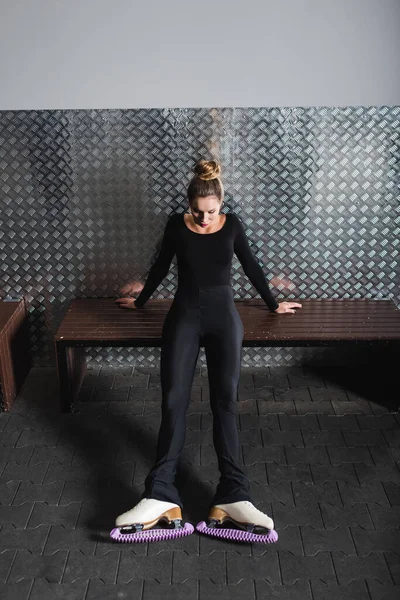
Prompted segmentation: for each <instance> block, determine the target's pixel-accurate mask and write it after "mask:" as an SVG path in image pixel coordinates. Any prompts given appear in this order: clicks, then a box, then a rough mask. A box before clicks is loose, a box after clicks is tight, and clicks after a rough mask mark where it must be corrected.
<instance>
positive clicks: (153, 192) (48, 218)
mask: <svg viewBox="0 0 400 600" xmlns="http://www.w3.org/2000/svg"><path fill="white" fill-rule="evenodd" d="M399 118H400V107H397V106H395V107H385V106H382V107H340V108H324V107H317V108H240V109H235V108H218V109H164V110H162V109H143V110H54V111H3V112H0V194H1V232H0V256H1V263H2V281H1V290H0V293H1V297H2V298H4V297H9V296H12V297H20V296H22V295H23V296H25V298H26V301H27V304H28V307H29V321H30V334H31V344H32V350H33V352H34V357H35V358H34V364H36V365H51V364H54V353H53V341H52V340H53V335H54V332H55V330H56V328H57V326H58V324H59V322H60V320H61V317H62V315H63V313H64V312H65V310H66V307H67V305H68V302H69V301H70V300H71V299H72V298H74V297H105V296H107V297H108V296H115V295H116V293H117V289H118V287H119V286H120V285H121V284H123V283H125V282H126V281H128V280H129V279H131V278H141V279H142V280H143V278H144V277H145V276H146V274H147V273H148V270H149V267H150V265H151V264H152V261H153V260H154V258H155V256H156V254H157V251H158V242H159V241H160V239H161V236H162V233H163V229H164V225H165V222H166V220H167V218H168V216H169V214H171V213H172V212H174V211H182V210H186V209H187V206H188V204H187V200H186V188H187V184H188V182H189V179H190V177H191V172H192V168H193V166H194V164H195V162H196V160H197V159H199V158H201V157H204V158H217V159H219V160H220V161H221V163H222V166H223V180H224V183H225V189H226V198H225V205H224V209H223V211H224V212H229V211H233V212H235V213H237V214H238V215H239V217H240V218H241V219H242V220H243V222H244V223H245V225H246V231H247V234H248V236H249V240H250V242H251V245H252V248H253V251H254V253H255V254H256V256H257V259H258V261H259V263H260V264H261V265H262V266H263V269H264V273H265V276H266V277H267V279H268V280H270V281H276V280H275V279H274V278H275V277H278V278H288V279H289V280H290V281H291V282H292V287H289V288H282V286H281V287H279V286H278V289H279V290H280V291H279V299H281V300H283V299H285V298H286V299H291V298H307V297H313V298H327V297H336V298H353V297H354V298H359V297H367V298H377V299H378V298H389V297H391V298H393V299H394V300H395V302H396V304H397V305H398V306H399V305H400V265H399V232H400V227H399V225H400V215H399V173H400V151H399V145H400V136H399ZM232 284H233V288H234V290H235V297H236V298H237V299H239V298H250V297H258V295H257V292H256V290H255V289H254V288H253V287H252V285H251V283H250V282H249V281H248V279H247V278H246V277H245V276H244V274H243V271H242V269H241V266H240V263H239V262H238V261H237V259H236V257H234V263H233V269H232ZM176 285H177V268H176V261H175V259H174V262H173V264H172V267H171V270H170V272H169V274H168V276H167V277H166V278H165V280H164V282H163V283H162V284H161V285H160V286H159V288H158V290H157V292H156V293H155V295H154V296H153V297H157V298H169V297H172V296H173V293H174V291H175V289H176ZM273 291H274V293H275V294H277V293H278V292H277V289H276V288H275V289H273ZM88 354H89V362H90V363H97V362H99V363H102V364H106V363H108V364H111V365H117V364H118V365H119V364H134V363H135V364H143V365H146V366H147V365H151V364H158V360H159V349H153V348H136V349H132V350H127V349H118V348H117V349H115V348H114V349H111V348H110V349H98V348H93V349H90V351H89V353H88ZM305 359H306V360H307V361H316V362H324V361H325V362H329V363H335V364H340V363H341V362H342V361H343V360H346V353H345V352H343V349H341V351H340V353H339V352H338V351H337V350H336V349H321V348H320V349H318V350H317V349H301V348H272V349H267V348H265V349H264V348H245V349H244V351H243V367H246V366H262V365H267V364H268V365H271V366H274V365H286V364H298V363H300V362H301V361H303V360H305ZM203 363H204V364H205V355H204V351H203V350H202V351H201V353H200V357H199V364H203Z"/></svg>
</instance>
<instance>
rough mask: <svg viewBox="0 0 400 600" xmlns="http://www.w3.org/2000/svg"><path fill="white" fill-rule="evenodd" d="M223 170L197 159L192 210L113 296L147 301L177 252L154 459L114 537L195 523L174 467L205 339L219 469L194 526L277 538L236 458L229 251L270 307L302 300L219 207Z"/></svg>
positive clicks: (150, 534) (140, 536) (289, 308)
mask: <svg viewBox="0 0 400 600" xmlns="http://www.w3.org/2000/svg"><path fill="white" fill-rule="evenodd" d="M220 170H221V169H220V165H219V164H218V163H217V162H216V161H205V160H200V161H199V162H198V163H197V164H196V167H195V176H194V177H193V179H192V180H191V182H190V184H189V188H188V200H189V206H190V210H189V213H188V214H182V213H180V214H174V215H172V216H171V217H170V218H169V220H168V222H167V224H166V227H165V231H164V236H163V240H162V246H161V249H160V252H159V254H158V257H157V260H156V262H155V263H154V264H153V265H152V267H151V269H150V271H149V274H148V277H147V280H146V283H145V285H144V286H142V285H141V284H140V283H138V282H131V283H129V284H127V285H125V286H124V287H123V288H122V289H121V293H122V294H124V295H127V294H133V293H135V292H138V291H140V290H141V292H140V294H139V296H138V297H137V298H136V300H134V299H132V298H128V297H123V298H119V299H118V300H116V302H117V303H118V304H119V306H121V307H122V308H133V309H136V310H142V309H143V306H144V304H145V303H146V301H147V300H148V299H149V298H150V296H151V295H152V294H153V292H154V291H155V290H156V288H157V287H158V285H159V284H160V283H161V281H162V280H163V279H164V277H165V276H166V274H167V273H168V270H169V267H170V264H171V261H172V258H173V256H174V254H176V256H177V261H178V288H177V291H176V293H175V296H174V299H173V302H172V304H171V307H170V310H169V311H168V313H167V316H166V318H165V321H164V324H163V328H162V344H161V363H160V373H161V389H162V419H161V425H160V431H159V434H158V441H157V452H156V462H155V464H154V466H153V467H152V469H151V470H150V472H149V473H148V475H147V478H146V480H145V490H144V492H143V494H142V497H141V500H140V502H139V503H138V504H137V505H136V506H134V507H133V508H132V509H131V510H129V511H127V512H125V513H123V514H122V515H120V516H119V517H117V519H116V521H115V525H116V527H115V528H114V529H113V530H112V532H111V537H112V538H113V539H116V540H118V541H130V542H138V541H147V540H158V539H165V538H170V537H178V536H182V535H188V534H190V533H192V532H193V530H194V529H193V526H192V525H191V524H190V523H185V524H184V523H183V521H182V512H181V509H182V503H181V500H180V497H179V492H178V490H177V488H176V487H175V475H176V470H177V465H178V460H179V457H180V454H181V451H182V448H183V445H184V441H185V434H186V411H187V407H188V404H189V401H190V392H191V387H192V382H193V377H194V373H195V368H196V363H197V358H198V354H199V351H200V345H204V349H205V354H206V359H207V369H208V378H209V386H210V405H211V409H212V413H213V441H214V446H215V450H216V453H217V457H218V468H219V471H220V475H221V476H220V481H219V483H218V486H217V489H216V493H215V496H214V498H213V501H212V503H211V506H210V511H209V515H208V520H207V522H205V521H202V522H201V523H198V525H197V526H196V529H197V530H198V531H201V532H202V533H205V534H208V535H214V536H217V537H224V538H231V539H241V540H246V541H250V542H252V541H258V542H263V543H271V542H275V541H276V540H277V539H278V535H277V533H276V531H274V522H273V520H272V519H271V518H270V517H269V516H268V515H266V514H264V513H262V512H261V511H260V510H258V509H257V508H256V507H255V506H254V505H253V504H252V502H251V497H250V484H249V479H248V478H247V476H246V474H245V473H244V471H243V469H241V467H240V466H239V452H240V445H239V432H238V426H237V400H238V385H239V378H240V366H241V358H242V341H243V333H244V329H243V324H242V321H241V319H240V316H239V313H238V312H237V309H236V307H235V303H234V299H233V290H232V288H231V286H230V271H231V262H232V257H233V253H235V254H236V256H237V257H238V259H239V261H240V263H241V264H242V266H243V270H244V272H245V274H246V275H247V276H248V278H249V279H250V281H251V282H252V284H253V285H254V287H255V288H256V289H257V291H258V293H259V294H260V296H261V297H262V298H263V299H264V301H265V303H266V305H267V307H268V308H269V310H270V311H271V312H274V313H279V314H283V313H294V312H296V311H295V309H296V308H301V304H298V303H295V302H281V303H278V302H277V301H276V300H275V299H274V297H273V295H272V294H271V291H270V289H269V286H268V284H267V282H266V280H265V277H264V274H263V271H262V268H261V267H260V265H259V264H258V262H257V260H256V259H255V257H254V255H253V254H252V252H251V250H250V247H249V245H248V241H247V238H246V234H245V230H244V227H243V225H242V223H241V221H240V220H239V218H238V217H237V216H236V215H235V214H234V213H227V214H222V213H221V212H220V210H221V207H222V205H223V199H224V190H223V185H222V182H221V179H220Z"/></svg>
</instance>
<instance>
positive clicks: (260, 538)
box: [196, 521, 278, 544]
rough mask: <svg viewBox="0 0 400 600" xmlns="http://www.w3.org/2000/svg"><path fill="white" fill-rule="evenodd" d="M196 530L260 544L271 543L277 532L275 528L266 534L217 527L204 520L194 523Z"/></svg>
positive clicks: (227, 538) (215, 535) (276, 538)
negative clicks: (210, 525)
mask: <svg viewBox="0 0 400 600" xmlns="http://www.w3.org/2000/svg"><path fill="white" fill-rule="evenodd" d="M196 529H197V531H199V532H200V533H204V534H205V535H211V536H213V537H218V538H224V539H226V540H234V541H242V542H258V543H261V544H273V543H274V542H276V541H278V534H277V532H276V531H275V529H271V531H269V533H267V534H258V533H252V532H250V531H244V530H243V529H228V528H221V529H218V527H208V526H207V523H206V522H205V521H200V523H198V524H197V525H196Z"/></svg>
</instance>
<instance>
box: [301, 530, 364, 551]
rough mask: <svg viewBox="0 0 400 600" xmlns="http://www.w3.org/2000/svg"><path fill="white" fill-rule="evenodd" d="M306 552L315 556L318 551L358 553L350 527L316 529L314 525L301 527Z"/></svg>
mask: <svg viewBox="0 0 400 600" xmlns="http://www.w3.org/2000/svg"><path fill="white" fill-rule="evenodd" d="M301 535H302V539H303V544H304V549H305V554H306V555H307V556H315V555H316V554H318V552H324V551H329V552H332V551H334V550H336V551H341V552H344V553H345V554H347V555H348V554H354V555H356V554H357V551H356V547H355V545H354V542H353V539H352V536H351V533H350V529H349V527H337V528H336V529H328V530H327V529H316V528H314V527H301Z"/></svg>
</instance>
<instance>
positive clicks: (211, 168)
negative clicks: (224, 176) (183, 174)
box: [194, 159, 221, 181]
mask: <svg viewBox="0 0 400 600" xmlns="http://www.w3.org/2000/svg"><path fill="white" fill-rule="evenodd" d="M194 172H195V173H196V175H197V177H199V179H204V181H207V180H209V179H216V178H217V177H219V176H220V174H221V166H220V164H219V163H218V162H217V161H216V160H203V159H201V160H199V161H198V162H197V163H196V166H195V168H194Z"/></svg>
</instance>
